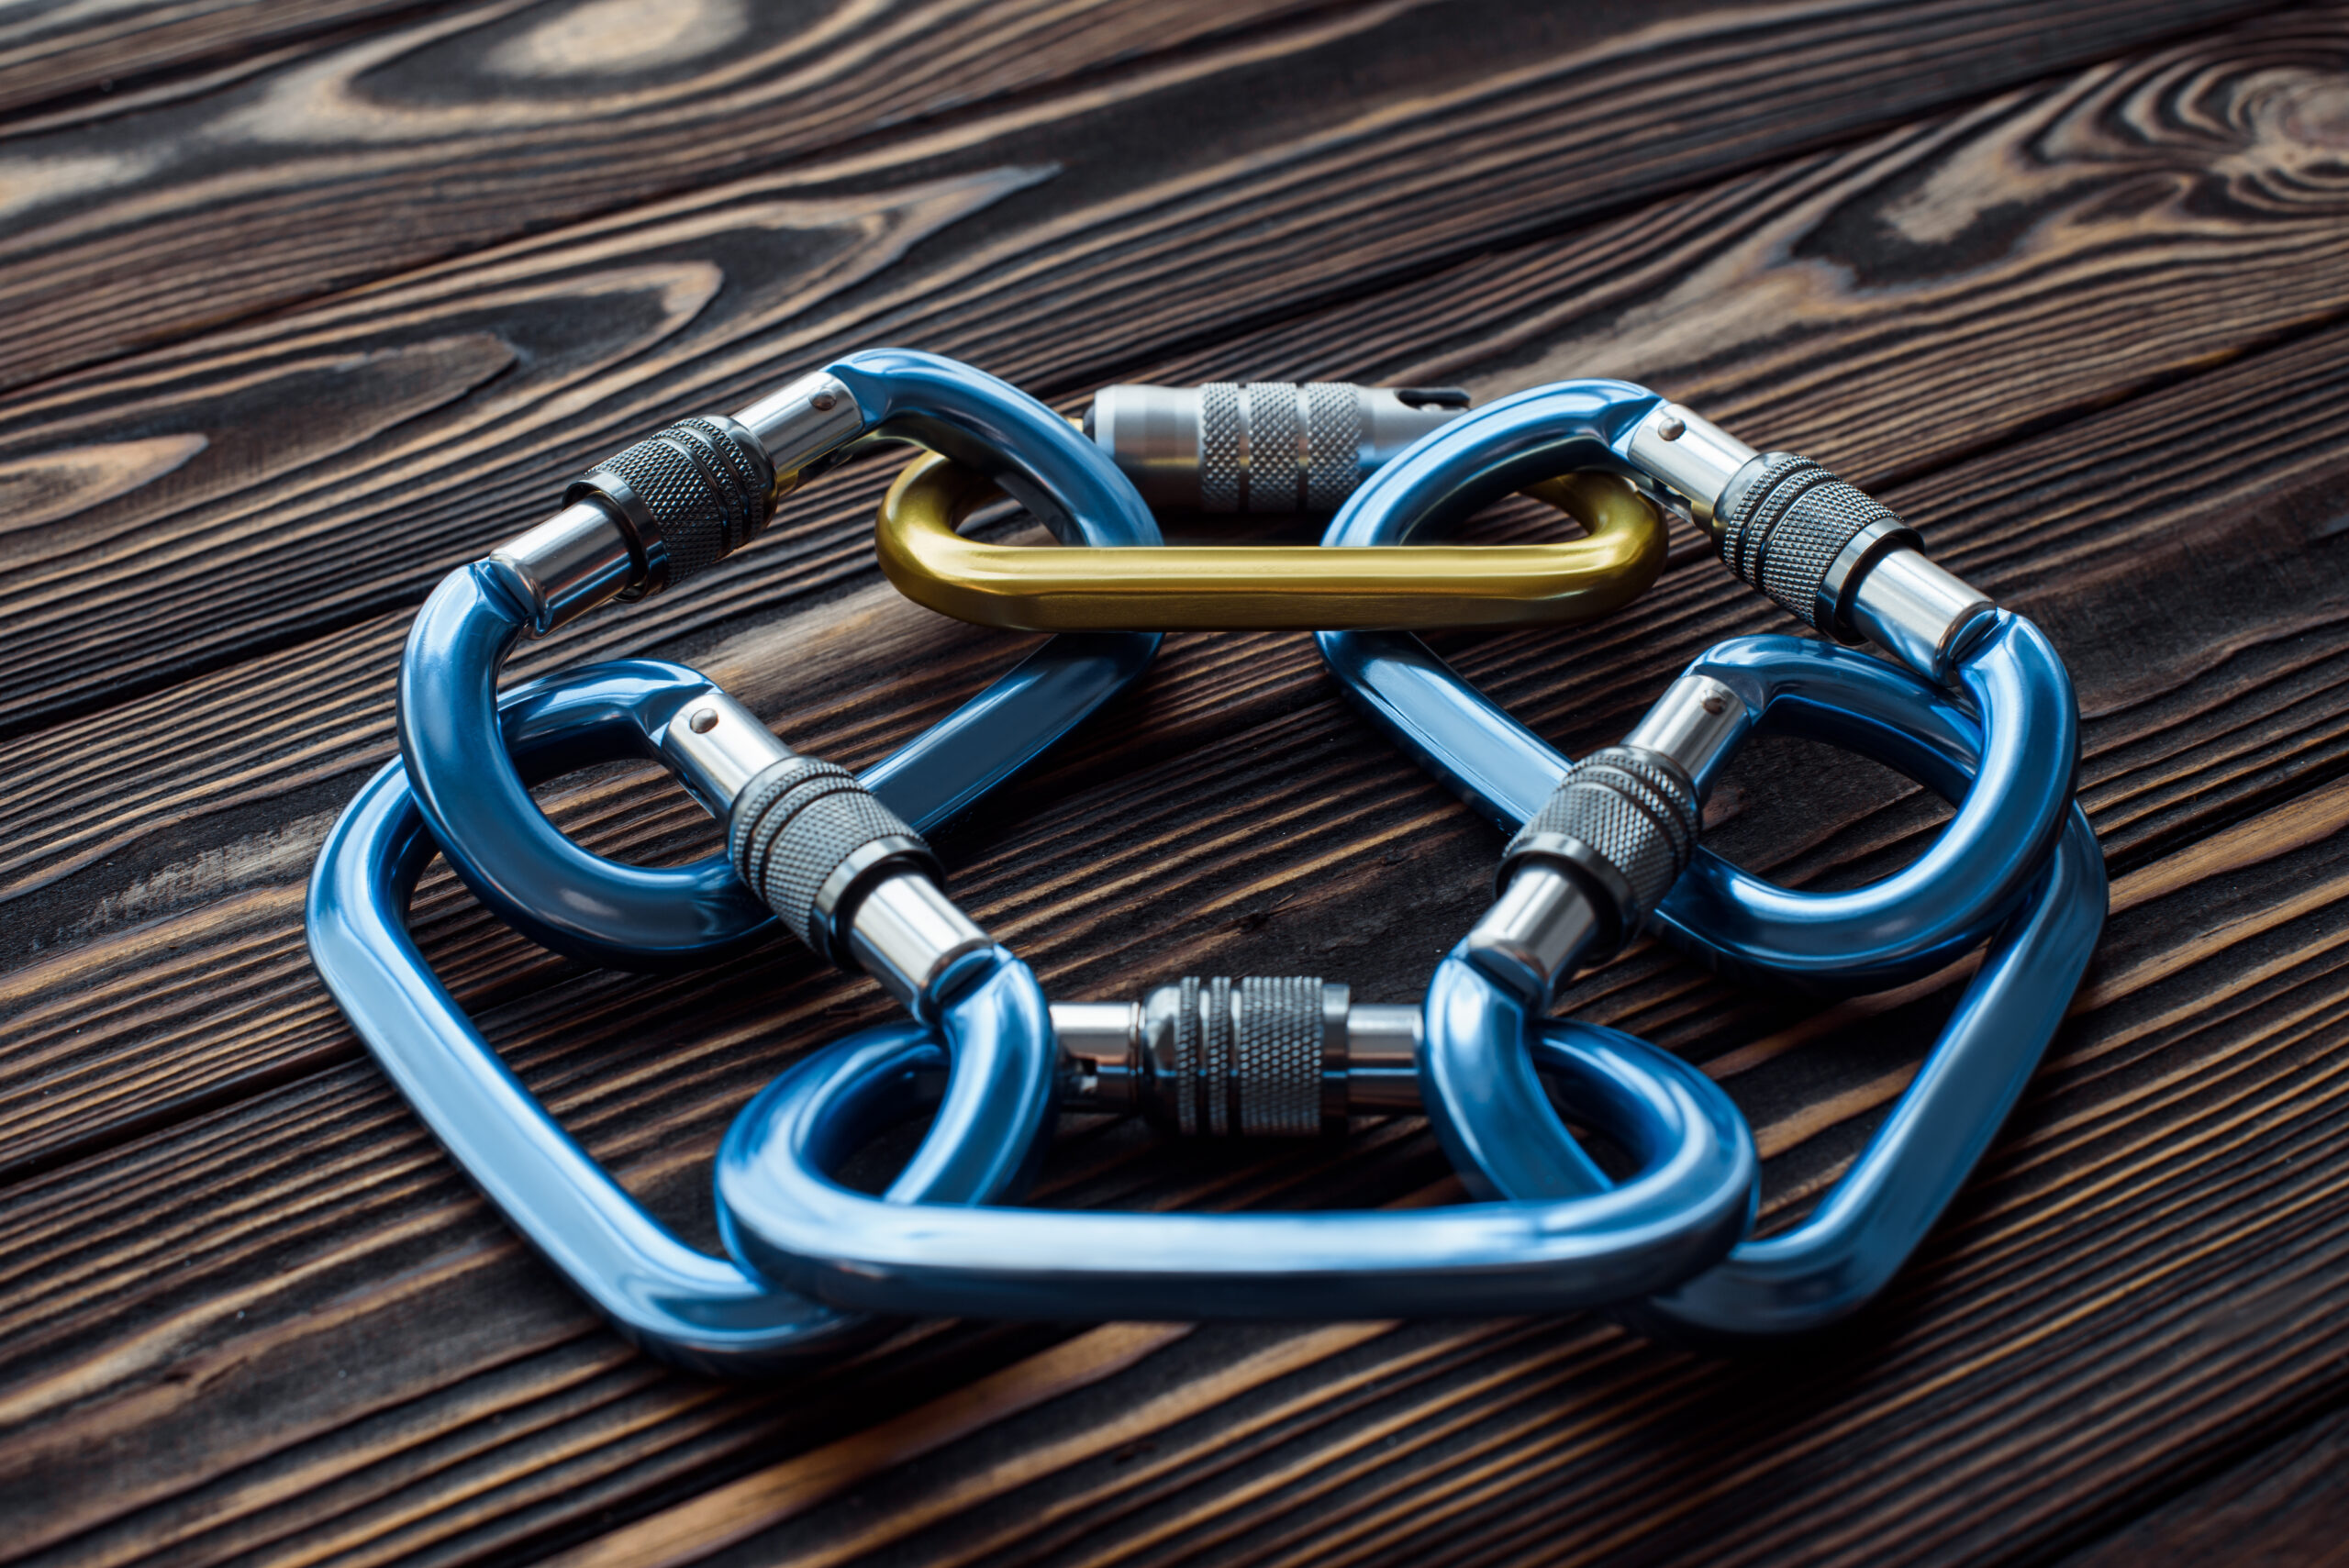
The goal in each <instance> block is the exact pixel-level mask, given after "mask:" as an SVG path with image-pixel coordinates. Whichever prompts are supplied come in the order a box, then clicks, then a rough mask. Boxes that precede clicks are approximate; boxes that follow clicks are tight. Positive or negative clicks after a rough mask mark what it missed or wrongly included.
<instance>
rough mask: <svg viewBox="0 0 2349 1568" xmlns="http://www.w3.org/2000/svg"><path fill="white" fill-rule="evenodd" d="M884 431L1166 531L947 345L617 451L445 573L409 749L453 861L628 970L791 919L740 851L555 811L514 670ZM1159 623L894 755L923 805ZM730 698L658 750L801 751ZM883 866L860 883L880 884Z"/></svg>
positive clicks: (408, 716) (1006, 762) (1052, 426)
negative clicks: (521, 737)
mask: <svg viewBox="0 0 2349 1568" xmlns="http://www.w3.org/2000/svg"><path fill="white" fill-rule="evenodd" d="M877 441H911V442H914V443H916V444H918V445H927V446H930V447H933V448H936V449H939V450H948V451H952V453H953V454H954V455H955V457H956V459H957V461H959V462H963V463H966V464H969V465H972V466H973V467H974V468H975V469H977V470H979V471H981V472H984V473H987V474H989V475H990V476H991V478H992V479H993V480H994V481H995V482H996V483H998V484H1002V485H1003V486H1004V487H1006V488H1007V489H1008V490H1009V491H1010V492H1011V493H1013V494H1015V495H1018V496H1019V498H1020V500H1021V501H1022V503H1023V504H1025V505H1026V506H1029V507H1030V510H1032V511H1034V512H1036V513H1037V515H1038V516H1040V517H1045V518H1046V519H1047V520H1048V521H1050V522H1051V523H1052V525H1053V526H1054V527H1055V528H1057V529H1059V530H1060V531H1061V533H1062V535H1063V537H1064V538H1068V539H1081V540H1083V541H1084V542H1085V544H1087V545H1090V546H1147V545H1154V544H1156V543H1158V542H1159V537H1160V536H1159V533H1158V524H1157V522H1156V521H1155V519H1153V518H1152V516H1151V514H1150V508H1149V507H1147V506H1144V505H1143V504H1142V500H1141V496H1140V495H1136V494H1135V493H1134V488H1133V486H1132V485H1131V484H1129V483H1127V481H1126V478H1125V476H1124V475H1123V474H1121V473H1119V472H1118V469H1117V466H1116V465H1115V464H1114V463H1112V462H1109V460H1108V457H1107V456H1106V455H1105V454H1104V453H1103V452H1102V450H1101V449H1100V448H1098V447H1097V446H1096V445H1094V444H1093V443H1092V442H1091V441H1089V440H1086V439H1085V438H1084V436H1083V435H1081V434H1080V433H1079V432H1078V431H1077V430H1076V429H1075V428H1073V427H1072V426H1071V425H1070V424H1069V422H1068V421H1067V420H1065V419H1063V418H1062V417H1060V416H1059V415H1057V414H1055V413H1053V412H1052V410H1051V409H1049V408H1047V407H1045V406H1043V405H1042V404H1041V403H1039V402H1037V401H1036V400H1035V399H1034V398H1032V397H1030V396H1028V395H1026V394H1025V393H1023V392H1021V391H1019V389H1018V388H1017V387H1014V386H1010V385H1008V384H1005V383H1004V382H1001V381H998V380H996V378H995V377H993V376H990V375H986V374H985V373H981V372H979V371H976V370H974V369H972V368H971V367H970V366H968V365H963V364H957V363H956V362H954V361H951V360H944V359H941V358H939V357H938V356H936V355H934V354H921V353H914V352H910V351H906V350H888V349H880V350H863V351H861V352H858V353H853V354H849V355H845V356H843V357H842V358H841V359H839V360H836V361H833V362H832V363H830V364H829V365H827V366H825V367H824V368H822V369H821V370H818V371H817V372H815V373H811V374H808V375H806V376H802V377H801V378H799V379H798V380H796V381H795V382H793V383H791V384H789V385H787V386H785V387H784V388H783V389H782V390H781V391H779V392H776V393H775V394H774V395H771V396H768V397H765V398H763V399H761V400H760V401H758V402H756V403H753V404H751V406H748V407H746V408H743V409H742V410H740V414H739V416H726V415H709V416H706V417H695V418H688V419H683V420H679V421H678V422H677V423H675V424H674V425H672V426H670V427H669V428H666V429H663V430H662V431H660V432H658V433H657V434H655V435H653V436H651V438H649V439H645V440H642V441H639V442H637V443H635V444H634V445H632V446H629V447H627V448H625V449H623V450H620V451H618V452H616V453H614V454H613V455H612V456H610V457H609V458H607V459H606V460H605V461H604V462H600V463H597V464H596V466H595V467H594V468H593V469H592V470H591V471H590V472H589V473H586V474H585V475H584V476H583V477H582V478H580V479H579V480H578V481H577V482H576V483H574V484H573V485H572V486H571V487H570V488H569V490H568V491H567V492H566V493H565V495H564V497H563V506H562V509H561V510H560V511H559V512H557V513H556V515H555V516H554V517H551V518H550V519H549V520H548V521H546V522H544V523H542V524H540V526H539V527H537V528H532V529H530V530H529V532H527V533H525V534H523V535H521V536H519V537H518V538H517V539H513V540H511V541H510V542H508V543H507V544H506V545H504V546H501V547H500V548H499V549H498V550H495V552H493V553H492V554H491V555H490V556H489V557H488V558H487V559H486V560H484V561H479V562H473V563H472V564H470V565H467V566H462V567H460V568H458V569H457V570H456V571H454V572H452V573H450V574H449V575H448V576H447V577H445V578H443V579H442V580H441V582H440V585H439V586H438V587H437V588H435V589H434V590H433V593H432V595H431V596H430V598H429V599H428V600H427V601H426V603H425V606H424V608H423V610H422V611H421V612H420V613H419V614H418V615H417V618H416V623H415V625H414V626H413V627H412V628H410V631H409V634H408V644H407V648H406V652H405V653H404V655H403V656H402V659H401V666H400V684H399V698H398V727H399V738H400V751H401V755H402V758H403V760H404V761H405V762H406V767H407V773H408V778H409V782H410V784H412V786H413V788H414V790H415V794H416V797H417V805H418V806H419V807H420V808H421V809H422V811H423V812H424V815H425V818H426V820H427V821H429V822H430V823H431V825H432V831H433V834H434V836H435V837H436V838H437V839H439V840H440V844H441V847H442V848H443V850H444V851H446V852H447V854H448V856H449V862H450V864H451V868H452V869H453V870H454V871H455V872H456V873H457V874H458V876H459V877H460V878H461V879H462V881H463V882H464V884H465V885H466V886H467V887H469V888H471V889H472V890H473V893H474V894H475V895H478V896H479V897H480V898H481V900H482V901H483V902H484V904H485V905H487V906H489V907H490V908H491V909H492V910H494V911H495V913H496V914H497V915H498V916H499V917H502V918H504V919H505V920H506V921H507V923H508V924H510V925H512V926H514V927H515V928H516V929H519V930H520V931H522V932H523V933H524V934H525V935H527V936H529V937H530V938H532V939H533V940H537V941H540V942H542V943H544V944H545V945H547V946H549V947H551V948H553V949H555V950H556V951H559V952H562V953H566V954H569V955H570V956H572V957H574V958H578V959H582V960H584V961H586V962H594V963H608V964H618V965H621V966H624V967H629V968H664V967H668V966H671V965H674V964H678V963H685V962H700V961H704V960H707V959H710V958H714V957H717V956H718V955H719V954H721V953H723V952H725V951H730V950H732V949H734V948H738V947H740V946H741V945H744V944H746V943H748V942H750V941H752V940H757V939H758V937H759V936H760V935H761V934H762V929H763V927H764V926H765V924H766V923H767V922H768V921H769V920H770V919H771V918H772V916H771V915H769V914H768V913H767V912H766V911H765V910H764V909H763V907H762V906H760V904H759V902H758V901H757V900H755V899H753V898H751V896H750V895H749V893H748V892H747V890H745V889H744V888H743V887H742V886H741V885H740V884H739V882H738V881H737V879H736V878H735V876H734V874H733V873H732V871H731V869H730V868H729V866H728V865H727V864H726V862H725V861H724V859H723V858H722V857H718V858H713V859H710V860H705V861H702V862H696V863H695V864H693V865H690V866H679V867H659V868H654V867H644V866H629V865H624V864H622V863H620V862H615V861H611V860H607V859H606V858H604V857H602V856H599V855H595V854H591V853H589V852H588V851H584V850H582V849H581V848H580V847H579V846H577V845H576V844H573V843H572V842H571V841H570V840H568V839H566V838H564V837H563V835H562V833H561V832H559V831H557V830H556V828H554V826H553V825H552V824H551V822H549V821H548V820H547V817H546V815H545V813H543V812H542V811H540V809H539V807H538V805H537V803H536V802H535V801H533V800H532V799H531V798H530V795H529V791H528V790H526V789H524V788H523V787H522V785H521V783H520V781H519V780H518V778H517V777H516V775H515V773H514V767H513V764H512V762H511V761H510V760H509V759H508V758H507V754H506V750H505V748H504V747H503V746H502V745H501V744H500V743H499V740H498V737H497V718H496V705H497V676H498V672H499V669H500V668H501V667H502V665H503V664H504V662H506V660H507V657H508V656H509V655H510V654H511V653H512V652H513V651H514V650H515V648H516V647H517V646H518V644H519V642H520V640H521V639H522V638H524V637H526V636H539V635H543V634H545V633H547V632H550V631H552V630H554V629H555V628H558V627H561V626H562V625H564V624H565V623H567V622H569V621H571V620H573V619H575V618H577V617H579V616H581V615H584V614H585V613H586V612H588V611H589V610H591V609H593V608H594V607H595V606H597V605H601V604H605V603H607V602H609V601H611V600H614V599H619V600H627V599H631V598H640V597H642V596H644V595H649V594H655V593H660V592H662V591H664V590H666V589H668V588H671V587H674V586H675V585H676V584H679V583H681V582H683V581H685V579H686V578H687V577H689V576H691V575H692V574H693V573H696V572H701V571H705V570H707V569H708V568H709V567H711V566H713V565H714V564H716V563H717V562H718V561H719V560H721V559H723V558H724V557H725V556H727V555H728V554H729V552H731V551H733V550H738V549H740V548H741V547H742V546H743V545H744V544H746V543H748V542H749V541H750V540H751V539H753V538H755V537H756V536H757V535H758V533H759V532H760V531H761V530H762V529H763V528H765V526H766V524H767V520H768V518H769V517H770V516H771V515H772V513H773V511H774V506H775V504H776V502H777V500H778V499H779V498H780V497H781V496H783V495H785V493H787V492H789V491H790V490H792V489H793V488H794V487H795V486H796V485H797V484H800V483H801V482H802V481H803V480H805V479H806V478H807V477H808V476H809V475H811V474H813V473H819V472H821V471H822V470H824V469H825V468H827V467H829V466H830V465H831V464H833V463H835V462H841V461H842V460H844V459H845V458H847V457H848V456H849V455H850V454H851V453H852V452H854V451H857V450H862V449H863V446H865V445H867V444H870V443H873V442H877ZM1158 640H1159V639H1157V638H1156V637H1155V636H1153V635H1152V634H1150V633H1147V632H1126V633H1123V634H1121V635H1118V636H1107V637H1091V638H1084V639H1054V640H1053V641H1052V642H1050V643H1048V644H1046V645H1045V646H1044V647H1042V648H1041V649H1037V650H1035V651H1032V652H1030V654H1029V655H1028V657H1027V658H1026V659H1025V660H1023V661H1022V662H1020V663H1019V666H1018V667H1017V668H1015V669H1014V670H1013V671H1011V672H1010V673H1008V674H1006V675H1004V676H1003V677H1001V678H1000V679H998V680H997V681H996V682H995V684H992V685H990V686H989V687H988V688H987V689H986V690H985V691H984V692H982V693H980V694H979V695H977V696H975V697H974V698H972V699H971V700H970V701H968V702H966V703H964V704H963V706H961V707H959V708H957V709H955V710H954V711H953V712H952V714H950V715H949V716H948V717H945V718H944V719H942V720H941V721H940V722H939V723H938V724H937V725H935V726H933V727H932V728H930V730H928V731H927V732H925V733H924V734H922V735H921V736H919V737H918V738H916V739H915V740H912V741H911V742H909V743H908V744H907V746H906V748H905V749H904V750H903V751H900V752H899V753H898V754H897V755H896V756H895V757H893V758H892V759H890V761H889V762H885V763H884V764H883V765H882V767H881V768H880V769H879V770H878V773H881V774H884V775H885V776H886V777H887V778H888V780H889V781H890V784H891V786H892V789H893V791H895V792H896V796H897V798H899V799H901V800H911V801H912V803H913V804H914V806H915V814H916V815H920V816H924V817H928V816H930V815H931V814H932V813H933V811H934V812H936V813H937V814H938V815H940V816H951V815H952V814H953V812H954V811H956V810H957V809H959V808H961V807H964V806H969V805H971V804H972V803H973V802H974V801H975V800H976V799H977V798H978V797H979V796H980V795H984V794H985V792H986V791H987V790H989V789H991V788H993V787H994V786H995V785H996V784H999V783H1001V782H1003V780H1004V779H1006V778H1008V777H1009V776H1010V775H1011V774H1012V773H1016V772H1018V771H1019V769H1020V768H1022V767H1024V766H1026V765H1027V764H1028V763H1029V762H1031V761H1033V760H1034V759H1035V757H1037V756H1038V755H1039V754H1040V753H1041V751H1043V750H1044V749H1045V748H1047V747H1048V746H1050V745H1052V743H1053V742H1054V741H1055V740H1058V739H1059V738H1060V737H1061V736H1062V735H1063V734H1065V733H1066V732H1067V731H1068V729H1069V728H1071V727H1072V726H1073V725H1074V724H1076V723H1077V722H1079V721H1080V720H1081V719H1083V718H1084V717H1085V716H1086V715H1088V714H1090V713H1092V712H1093V711H1094V710H1095V709H1097V707H1099V706H1100V705H1101V704H1103V703H1105V702H1107V701H1108V700H1109V698H1111V697H1113V696H1115V695H1117V694H1118V693H1119V692H1121V691H1123V690H1125V689H1126V688H1127V687H1128V686H1129V685H1130V684H1132V683H1133V681H1134V680H1135V679H1136V678H1137V677H1138V676H1140V674H1141V672H1142V670H1143V669H1144V668H1145V667H1146V666H1147V665H1148V663H1149V662H1150V660H1151V659H1152V656H1153V655H1154V654H1155V653H1156V651H1157V647H1158ZM711 712H712V715H713V717H711V718H710V719H709V723H708V727H707V728H706V729H696V728H694V727H693V726H692V724H691V723H690V722H689V716H685V717H687V718H688V722H686V723H685V724H684V726H683V727H682V728H674V731H672V730H669V729H664V730H663V731H662V734H661V735H660V736H659V737H658V738H657V739H656V740H655V743H654V750H655V751H656V753H657V754H659V755H662V757H664V758H665V759H666V760H667V761H669V762H671V763H672V764H673V765H674V766H676V767H678V768H679V769H681V770H682V771H683V772H684V773H685V776H686V777H687V779H688V781H689V783H688V787H690V788H692V789H694V790H695V791H696V793H697V794H698V795H701V796H702V797H703V798H704V799H705V800H706V801H707V802H718V801H722V800H724V799H725V798H727V797H728V796H729V793H730V791H731V790H732V789H733V788H734V787H735V786H737V785H739V784H740V783H741V782H742V780H743V778H744V775H745V772H746V770H747V771H748V772H751V773H755V772H757V771H758V768H759V767H761V766H763V765H766V764H767V763H769V762H774V761H778V760H780V759H782V758H785V757H787V756H788V755H789V752H788V751H787V750H781V749H777V743H776V742H775V741H774V740H773V738H772V737H762V736H761V735H760V733H759V732H758V731H759V730H760V729H761V728H763V727H761V726H758V725H757V724H756V723H755V721H753V720H750V719H748V718H747V717H746V716H743V715H740V713H739V712H736V711H734V710H731V709H722V707H721V708H713V709H712V710H711ZM679 717H681V716H679V715H674V714H673V715H668V716H666V717H665V718H664V719H663V723H664V725H670V724H674V721H675V720H677V719H678V718H679ZM863 870H864V868H860V869H859V872H858V873H857V874H858V875H859V876H862V875H863ZM863 886H864V883H863V882H862V881H860V882H858V883H857V884H856V887H855V889H853V890H852V889H845V888H844V889H842V890H841V892H843V893H845V892H850V891H854V892H855V893H856V894H857V895H859V896H861V895H862V890H863ZM812 891H813V890H811V893H812ZM827 896H828V900H829V895H827ZM828 906H829V904H828ZM841 951H843V952H844V951H845V950H841Z"/></svg>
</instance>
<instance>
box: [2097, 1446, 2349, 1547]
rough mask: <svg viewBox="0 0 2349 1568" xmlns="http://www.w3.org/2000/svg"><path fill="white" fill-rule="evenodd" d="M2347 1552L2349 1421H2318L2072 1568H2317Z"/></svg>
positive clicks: (2103, 1543)
mask: <svg viewBox="0 0 2349 1568" xmlns="http://www.w3.org/2000/svg"><path fill="white" fill-rule="evenodd" d="M2344 1542H2349V1417H2344V1416H2343V1415H2340V1414H2338V1413H2336V1414H2333V1415H2330V1416H2327V1417H2324V1418H2322V1419H2320V1420H2317V1421H2312V1422H2310V1424H2309V1425H2308V1426H2306V1427H2305V1428H2303V1429H2300V1430H2299V1431H2298V1432H2295V1433H2293V1434H2292V1435H2291V1436H2290V1437H2289V1438H2287V1439H2286V1440H2283V1441H2281V1442H2278V1443H2276V1444H2274V1445H2273V1446H2272V1447H2269V1448H2266V1449H2263V1450H2261V1451H2259V1452H2258V1453H2255V1454H2254V1455H2252V1456H2251V1457H2250V1458H2249V1459H2246V1460H2244V1461H2243V1462H2242V1463H2241V1464H2238V1465H2236V1466H2235V1467H2234V1468H2232V1469H2231V1470H2229V1471H2228V1472H2227V1473H2225V1474H2223V1475H2220V1476H2218V1477H2216V1478H2214V1479H2212V1480H2210V1481H2207V1482H2205V1483H2203V1484H2202V1485H2199V1486H2197V1487H2196V1488H2194V1489H2193V1490H2192V1491H2190V1492H2188V1493H2187V1494H2186V1495H2185V1496H2182V1497H2179V1498H2177V1499H2176V1500H2175V1501H2173V1502H2170V1503H2167V1504H2165V1505H2164V1506H2163V1507H2159V1508H2156V1509H2154V1511H2153V1512H2152V1513H2150V1514H2148V1515H2146V1516H2145V1517H2144V1518H2142V1519H2139V1520H2138V1521H2137V1522H2135V1523H2134V1524H2132V1525H2131V1526H2129V1527H2128V1528H2127V1529H2123V1530H2120V1531H2118V1532H2116V1533H2115V1534H2113V1535H2111V1536H2110V1537H2108V1538H2107V1539H2105V1540H2101V1541H2099V1542H2098V1543H2097V1544H2096V1545H2094V1546H2092V1547H2090V1548H2088V1549H2087V1551H2083V1552H2080V1553H2079V1554H2078V1555H2077V1556H2075V1557H2071V1558H2067V1559H2065V1563H2066V1568H2190V1565H2193V1564H2199V1563H2204V1562H2257V1563H2260V1564H2262V1565H2263V1568H2321V1565H2323V1564H2326V1563H2333V1562H2340V1561H2341V1559H2342V1553H2343V1543H2344Z"/></svg>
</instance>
